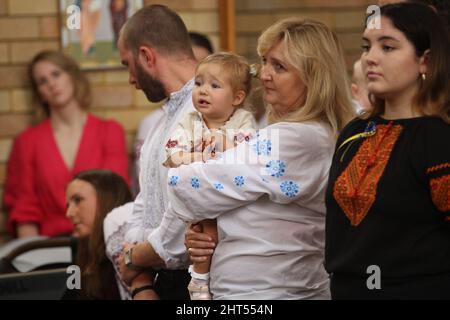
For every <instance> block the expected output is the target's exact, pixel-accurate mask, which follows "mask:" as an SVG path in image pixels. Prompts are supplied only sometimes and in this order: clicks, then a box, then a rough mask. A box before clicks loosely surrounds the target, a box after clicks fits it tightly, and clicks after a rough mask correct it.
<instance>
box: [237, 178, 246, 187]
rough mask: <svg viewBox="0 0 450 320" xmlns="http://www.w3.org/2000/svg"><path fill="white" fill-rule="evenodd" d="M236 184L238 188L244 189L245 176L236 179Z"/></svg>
mask: <svg viewBox="0 0 450 320" xmlns="http://www.w3.org/2000/svg"><path fill="white" fill-rule="evenodd" d="M234 184H235V185H236V186H238V187H242V186H244V184H245V179H244V177H243V176H237V177H234Z"/></svg>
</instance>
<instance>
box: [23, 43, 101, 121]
mask: <svg viewBox="0 0 450 320" xmlns="http://www.w3.org/2000/svg"><path fill="white" fill-rule="evenodd" d="M41 61H48V62H50V63H52V64H54V65H56V66H57V67H59V68H61V69H62V70H63V71H64V72H67V73H68V74H69V76H70V78H71V79H72V82H73V87H74V96H75V100H77V102H78V103H79V104H80V107H81V108H83V109H87V108H88V107H89V106H90V104H91V100H92V97H91V88H90V86H89V81H88V79H87V78H86V76H85V75H84V73H83V72H82V71H81V69H80V67H79V66H78V64H77V62H76V61H75V60H74V59H72V58H71V57H69V56H67V55H65V54H64V53H62V52H59V51H52V50H48V51H41V52H40V53H38V54H36V55H35V56H34V58H33V59H32V60H31V62H30V64H29V65H28V79H29V81H30V84H31V89H32V91H33V101H34V102H35V103H37V104H39V105H41V106H42V107H43V109H44V112H45V115H46V116H50V109H49V106H48V105H47V104H46V103H45V102H44V101H42V99H41V95H40V94H39V90H38V85H37V83H36V79H35V78H34V67H35V66H36V64H37V63H39V62H41Z"/></svg>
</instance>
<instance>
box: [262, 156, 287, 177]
mask: <svg viewBox="0 0 450 320" xmlns="http://www.w3.org/2000/svg"><path fill="white" fill-rule="evenodd" d="M285 168H286V164H285V163H284V161H281V160H271V161H269V162H268V163H267V164H266V171H267V173H268V174H270V175H271V176H272V177H275V178H280V177H282V176H284V169H285Z"/></svg>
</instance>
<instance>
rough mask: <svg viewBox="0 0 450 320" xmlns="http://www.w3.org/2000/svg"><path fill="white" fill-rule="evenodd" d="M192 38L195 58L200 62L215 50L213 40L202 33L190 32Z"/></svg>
mask: <svg viewBox="0 0 450 320" xmlns="http://www.w3.org/2000/svg"><path fill="white" fill-rule="evenodd" d="M189 38H190V39H191V45H192V51H193V52H194V57H195V59H196V60H197V61H198V62H200V61H202V60H203V59H205V58H206V57H207V56H209V55H210V54H211V53H213V52H214V49H213V46H212V44H211V41H210V40H209V39H208V37H207V36H206V35H204V34H202V33H198V32H189Z"/></svg>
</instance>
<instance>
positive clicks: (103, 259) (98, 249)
mask: <svg viewBox="0 0 450 320" xmlns="http://www.w3.org/2000/svg"><path fill="white" fill-rule="evenodd" d="M131 200H132V196H131V192H130V189H129V187H128V184H127V182H126V181H125V180H124V179H123V178H122V177H121V176H119V175H117V174H115V173H114V172H112V171H110V170H87V171H82V172H79V173H78V174H77V175H75V177H74V178H73V180H72V181H71V182H70V183H69V185H68V186H67V190H66V202H67V213H66V214H67V217H68V218H69V219H70V220H71V221H72V222H73V224H74V226H75V229H74V232H73V235H74V237H76V238H77V239H78V246H77V255H76V257H77V258H76V259H77V260H76V261H75V262H76V264H77V265H78V266H79V267H80V270H81V290H79V291H78V290H68V291H67V292H66V295H65V298H66V299H120V295H119V288H120V291H123V292H124V294H125V293H126V292H128V288H127V287H126V286H125V285H124V284H123V283H122V282H121V281H120V280H119V279H117V282H116V279H115V271H114V266H113V264H112V263H111V261H110V260H109V259H108V257H107V256H106V252H105V241H104V237H103V220H104V219H105V217H106V215H107V214H108V212H110V211H111V210H113V209H114V208H116V207H119V206H121V205H123V204H125V203H127V202H129V201H131ZM110 259H111V258H110Z"/></svg>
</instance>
